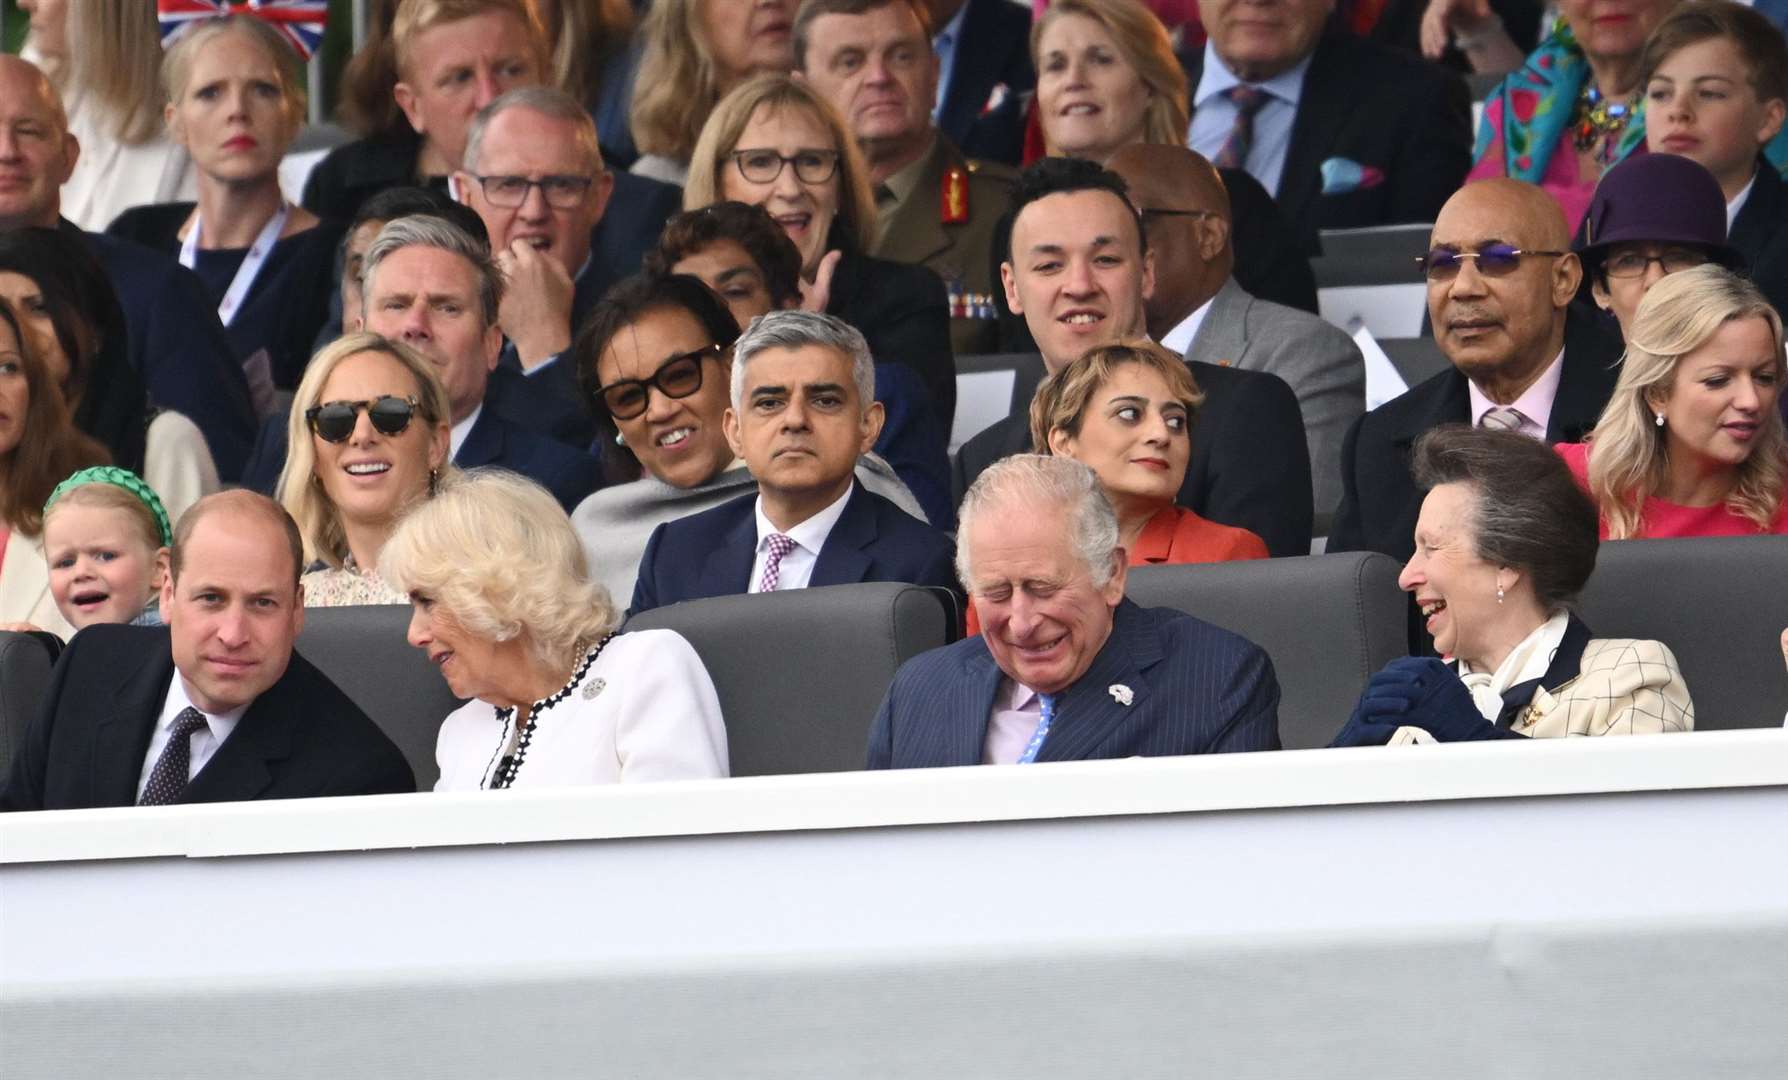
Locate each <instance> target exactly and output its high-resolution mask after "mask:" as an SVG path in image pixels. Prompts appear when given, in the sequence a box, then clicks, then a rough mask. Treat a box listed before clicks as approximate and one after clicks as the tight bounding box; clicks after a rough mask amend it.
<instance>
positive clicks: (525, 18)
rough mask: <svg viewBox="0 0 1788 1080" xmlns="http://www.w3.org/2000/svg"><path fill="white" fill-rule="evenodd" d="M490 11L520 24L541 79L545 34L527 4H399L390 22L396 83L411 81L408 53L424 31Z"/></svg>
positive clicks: (446, 0) (489, 0)
mask: <svg viewBox="0 0 1788 1080" xmlns="http://www.w3.org/2000/svg"><path fill="white" fill-rule="evenodd" d="M493 11H501V12H508V13H509V14H511V15H513V16H515V17H516V18H517V19H519V20H521V24H522V26H523V27H524V28H525V29H526V30H527V32H528V49H529V51H530V52H531V53H532V54H533V58H534V72H535V74H537V75H539V76H540V77H541V78H543V79H544V78H545V77H546V73H547V71H548V68H547V58H546V31H544V30H543V29H541V26H540V16H539V14H538V13H536V12H535V10H534V5H533V4H532V3H529V0H400V2H399V4H398V8H397V16H396V17H395V18H394V19H392V21H391V48H392V56H393V58H394V59H395V61H396V65H397V77H398V79H399V80H403V79H407V78H409V77H410V74H411V72H410V52H411V50H413V49H414V48H415V47H416V38H417V37H418V36H420V35H421V34H422V33H423V32H424V31H428V30H432V29H434V28H435V27H437V26H441V25H443V24H446V23H453V22H459V21H460V20H461V19H470V18H472V17H473V16H476V15H485V14H488V13H490V12H493Z"/></svg>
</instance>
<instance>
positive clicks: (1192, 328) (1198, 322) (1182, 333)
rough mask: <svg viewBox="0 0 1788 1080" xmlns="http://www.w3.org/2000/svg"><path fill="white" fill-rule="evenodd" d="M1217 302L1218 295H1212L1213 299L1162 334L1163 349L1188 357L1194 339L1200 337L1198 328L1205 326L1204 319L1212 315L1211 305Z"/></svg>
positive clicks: (1199, 306)
mask: <svg viewBox="0 0 1788 1080" xmlns="http://www.w3.org/2000/svg"><path fill="white" fill-rule="evenodd" d="M1216 300H1217V297H1216V295H1215V294H1212V296H1211V298H1210V299H1209V300H1206V301H1205V302H1204V303H1202V304H1200V305H1198V307H1197V308H1196V309H1195V310H1194V311H1193V312H1192V314H1190V315H1188V316H1186V317H1185V318H1184V319H1182V320H1180V324H1179V325H1178V326H1176V327H1174V328H1173V329H1172V330H1169V331H1168V332H1167V333H1165V334H1162V335H1161V347H1162V348H1163V349H1167V350H1169V351H1171V352H1174V353H1177V354H1179V355H1180V356H1184V355H1186V350H1187V349H1190V348H1191V347H1192V339H1193V338H1195V337H1197V336H1198V328H1199V327H1201V326H1203V325H1204V317H1205V316H1206V315H1208V314H1210V311H1211V305H1212V304H1213V303H1215V302H1216Z"/></svg>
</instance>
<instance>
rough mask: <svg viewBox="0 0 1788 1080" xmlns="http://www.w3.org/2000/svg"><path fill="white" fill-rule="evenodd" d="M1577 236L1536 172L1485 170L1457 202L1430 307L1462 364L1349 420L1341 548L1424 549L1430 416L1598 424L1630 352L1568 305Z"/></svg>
mask: <svg viewBox="0 0 1788 1080" xmlns="http://www.w3.org/2000/svg"><path fill="white" fill-rule="evenodd" d="M1569 248H1570V232H1569V230H1568V229H1567V228H1566V227H1565V221H1564V215H1563V214H1562V213H1561V212H1560V211H1559V209H1558V204H1557V203H1555V202H1553V201H1552V199H1551V197H1550V196H1548V195H1547V194H1546V193H1545V192H1543V191H1541V190H1540V189H1539V188H1537V187H1534V186H1533V185H1531V184H1525V183H1522V182H1521V181H1518V180H1510V179H1505V178H1497V179H1492V180H1483V181H1479V182H1478V183H1475V184H1468V185H1466V186H1465V187H1464V188H1461V189H1460V190H1459V191H1458V193H1456V194H1455V195H1454V196H1453V197H1452V198H1451V199H1449V200H1447V203H1446V205H1445V206H1444V207H1442V208H1441V211H1440V216H1439V219H1438V220H1437V221H1436V222H1435V223H1434V233H1433V237H1432V239H1431V241H1430V243H1429V252H1428V256H1427V277H1428V315H1429V318H1430V320H1431V321H1432V322H1433V324H1434V336H1435V340H1436V341H1438V342H1439V344H1440V348H1441V351H1442V352H1444V353H1445V354H1446V356H1447V359H1448V360H1449V361H1451V362H1452V365H1453V366H1452V370H1450V371H1443V372H1441V373H1440V374H1439V375H1436V376H1434V377H1433V378H1431V379H1429V380H1428V381H1426V382H1424V383H1421V384H1420V385H1418V386H1415V387H1413V388H1411V389H1410V390H1409V391H1408V392H1407V393H1405V394H1403V395H1402V396H1401V397H1398V398H1395V399H1393V400H1391V401H1388V402H1386V403H1385V404H1383V405H1381V406H1379V407H1378V408H1376V409H1374V410H1372V411H1371V412H1369V413H1367V414H1366V415H1365V416H1362V417H1361V418H1360V419H1359V420H1358V421H1357V422H1355V423H1354V425H1353V427H1352V428H1350V429H1349V430H1348V432H1347V438H1346V440H1345V442H1344V443H1343V445H1342V448H1341V483H1342V488H1343V495H1342V500H1341V507H1340V509H1339V510H1338V511H1336V514H1335V525H1334V529H1333V530H1332V531H1331V532H1330V533H1329V550H1330V551H1356V550H1370V551H1382V552H1384V553H1385V554H1387V555H1390V556H1392V557H1393V558H1396V559H1401V560H1407V559H1408V558H1409V557H1410V555H1411V554H1413V553H1414V551H1415V540H1414V532H1415V521H1416V514H1417V512H1418V511H1419V509H1420V507H1421V501H1422V496H1421V493H1420V492H1418V491H1417V490H1416V487H1415V482H1414V481H1413V480H1412V479H1411V478H1410V475H1409V449H1410V444H1412V443H1413V442H1414V441H1415V439H1416V437H1417V436H1418V435H1420V434H1422V432H1424V431H1427V430H1428V429H1430V428H1432V427H1436V426H1438V425H1440V424H1447V423H1467V424H1472V425H1475V426H1482V427H1504V428H1510V429H1513V430H1517V431H1520V432H1521V433H1523V434H1525V435H1528V436H1531V437H1532V438H1535V439H1544V440H1545V441H1546V442H1547V443H1557V442H1577V441H1579V440H1581V439H1582V437H1583V434H1584V432H1586V431H1588V430H1589V429H1590V428H1592V427H1594V426H1595V422H1596V418H1597V417H1598V416H1600V415H1601V412H1602V408H1603V406H1605V405H1606V404H1607V403H1608V396H1609V394H1610V393H1611V392H1612V391H1613V389H1614V381H1615V377H1616V374H1617V372H1616V370H1615V366H1616V365H1615V363H1614V359H1615V358H1616V357H1618V355H1619V353H1618V349H1616V348H1611V347H1610V343H1609V341H1608V339H1607V338H1606V337H1605V336H1604V335H1603V333H1602V331H1600V330H1599V329H1598V328H1597V327H1595V326H1594V325H1593V324H1592V323H1590V322H1588V321H1587V320H1580V319H1579V317H1578V316H1577V315H1575V314H1569V315H1567V312H1568V310H1569V306H1570V301H1571V297H1572V296H1574V295H1576V292H1577V284H1578V282H1579V281H1580V280H1581V279H1582V276H1583V270H1582V267H1581V266H1579V265H1578V262H1577V256H1575V255H1573V254H1571V253H1570V251H1569Z"/></svg>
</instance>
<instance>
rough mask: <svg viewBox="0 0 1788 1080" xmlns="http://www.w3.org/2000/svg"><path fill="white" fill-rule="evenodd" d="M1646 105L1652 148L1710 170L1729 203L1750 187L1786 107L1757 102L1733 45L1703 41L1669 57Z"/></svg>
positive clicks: (1747, 72) (1648, 89)
mask: <svg viewBox="0 0 1788 1080" xmlns="http://www.w3.org/2000/svg"><path fill="white" fill-rule="evenodd" d="M1645 98H1646V105H1645V141H1646V145H1647V146H1648V147H1649V148H1650V149H1651V150H1652V151H1653V152H1654V153H1665V154H1681V155H1682V156H1683V157H1686V158H1689V159H1690V160H1692V161H1697V162H1700V163H1701V164H1702V165H1704V166H1706V167H1707V171H1708V172H1711V173H1713V174H1714V178H1715V179H1717V180H1719V181H1720V185H1721V186H1722V187H1723V188H1725V189H1726V198H1727V200H1728V201H1730V200H1731V199H1732V197H1733V196H1735V195H1736V194H1737V193H1738V189H1742V188H1743V187H1744V185H1745V184H1746V183H1747V182H1749V179H1750V176H1751V170H1752V166H1753V163H1754V162H1755V161H1756V158H1757V152H1758V150H1760V149H1761V148H1762V147H1763V145H1764V144H1765V143H1767V142H1769V140H1771V139H1773V138H1775V135H1776V132H1777V131H1779V130H1781V127H1782V117H1783V111H1784V103H1783V102H1781V101H1779V100H1772V101H1759V100H1758V99H1757V91H1755V90H1754V89H1752V88H1751V80H1750V70H1749V68H1748V66H1747V65H1746V63H1745V59H1744V56H1743V54H1741V53H1740V52H1739V51H1738V46H1737V45H1735V44H1733V42H1732V41H1731V40H1730V39H1727V38H1707V39H1705V40H1703V41H1697V42H1695V43H1694V44H1693V45H1685V46H1683V47H1682V48H1680V49H1678V50H1676V51H1675V52H1673V53H1671V54H1670V55H1669V56H1667V57H1665V58H1664V62H1663V63H1661V64H1659V65H1658V70H1657V71H1656V72H1655V73H1653V75H1652V77H1651V82H1650V83H1648V84H1647V85H1646V87H1645Z"/></svg>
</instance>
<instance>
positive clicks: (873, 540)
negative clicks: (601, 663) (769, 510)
mask: <svg viewBox="0 0 1788 1080" xmlns="http://www.w3.org/2000/svg"><path fill="white" fill-rule="evenodd" d="M756 557H757V496H756V495H755V494H752V495H741V496H739V497H738V498H736V499H733V500H732V501H731V502H726V503H722V504H721V505H719V506H716V507H715V508H714V509H712V510H704V511H702V512H701V513H699V514H691V515H690V516H689V517H686V518H678V519H677V520H676V521H669V522H666V523H664V524H663V525H660V526H658V528H656V529H654V530H652V538H651V539H650V540H648V541H646V553H645V555H644V556H643V557H642V558H641V559H640V564H639V579H638V581H637V582H636V583H635V584H634V586H633V604H632V605H631V607H630V608H629V611H628V613H629V614H637V613H639V612H641V611H650V610H651V609H653V608H655V607H663V606H665V605H666V604H675V603H677V602H678V601H681V600H699V599H702V598H704V597H709V596H734V595H738V594H740V593H745V592H749V591H750V586H751V564H752V562H753V561H754V560H755V559H756ZM954 559H955V548H954V546H953V545H952V544H951V542H950V538H949V537H948V536H946V535H944V534H943V533H941V532H939V531H938V530H936V529H934V528H932V527H931V526H929V525H927V524H925V523H924V522H922V521H920V520H919V519H917V518H915V517H913V516H912V515H910V514H908V513H907V512H906V511H904V510H902V509H900V508H899V507H898V506H895V505H894V504H893V503H891V502H889V501H888V500H886V499H884V498H882V497H881V496H880V495H877V494H876V493H874V492H873V491H869V490H867V489H865V488H864V487H863V486H862V485H861V484H858V485H857V486H856V487H855V488H854V489H853V490H852V491H851V497H850V498H849V499H848V500H847V501H846V502H845V504H844V513H843V514H842V515H841V516H840V517H839V518H838V523H837V524H835V525H833V526H832V531H831V533H830V534H828V535H827V537H826V543H825V545H824V546H823V547H821V548H820V553H819V558H818V559H816V560H814V564H813V576H812V578H811V579H809V581H808V585H810V586H820V585H852V584H856V583H857V582H862V581H905V582H910V583H911V584H914V585H932V586H937V587H940V588H946V589H949V590H950V591H951V592H952V593H955V594H957V595H958V596H959V597H960V596H961V593H962V588H961V586H959V585H957V583H956V570H955V566H954Z"/></svg>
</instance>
